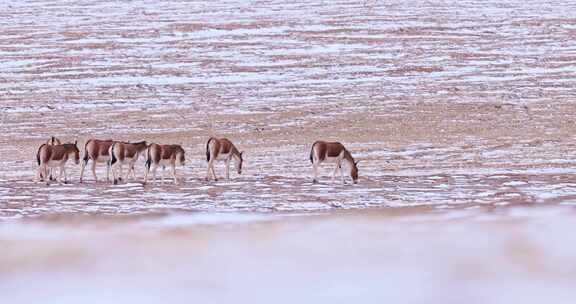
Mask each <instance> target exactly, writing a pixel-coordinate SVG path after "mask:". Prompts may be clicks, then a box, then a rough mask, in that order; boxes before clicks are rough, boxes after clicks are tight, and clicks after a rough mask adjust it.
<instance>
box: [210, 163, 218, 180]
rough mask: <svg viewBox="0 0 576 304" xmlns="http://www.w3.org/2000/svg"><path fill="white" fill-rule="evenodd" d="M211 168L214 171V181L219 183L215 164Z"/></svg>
mask: <svg viewBox="0 0 576 304" xmlns="http://www.w3.org/2000/svg"><path fill="white" fill-rule="evenodd" d="M210 168H211V169H212V176H214V180H215V181H218V177H217V176H216V171H215V170H214V164H212V166H210Z"/></svg>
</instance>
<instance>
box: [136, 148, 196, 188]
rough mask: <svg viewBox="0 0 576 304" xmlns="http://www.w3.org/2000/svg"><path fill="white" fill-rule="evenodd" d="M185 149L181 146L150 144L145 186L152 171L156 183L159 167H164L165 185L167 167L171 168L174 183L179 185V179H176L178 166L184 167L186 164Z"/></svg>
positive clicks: (147, 152) (147, 154)
mask: <svg viewBox="0 0 576 304" xmlns="http://www.w3.org/2000/svg"><path fill="white" fill-rule="evenodd" d="M184 154H185V152H184V149H182V147H181V146H180V145H158V144H150V145H149V146H148V150H147V151H146V156H147V158H146V174H145V175H144V184H146V183H147V182H148V174H149V173H150V169H152V180H153V181H154V183H156V170H157V169H158V166H162V179H161V182H162V184H164V171H165V169H166V166H170V167H171V169H172V170H171V173H172V177H173V178H174V183H175V184H176V185H178V178H177V177H176V165H177V164H178V165H180V166H183V165H184V162H185V160H186V159H185V157H184Z"/></svg>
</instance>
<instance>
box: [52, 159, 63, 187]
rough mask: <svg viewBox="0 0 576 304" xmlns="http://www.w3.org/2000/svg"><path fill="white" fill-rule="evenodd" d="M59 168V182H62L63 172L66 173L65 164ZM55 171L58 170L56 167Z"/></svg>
mask: <svg viewBox="0 0 576 304" xmlns="http://www.w3.org/2000/svg"><path fill="white" fill-rule="evenodd" d="M58 169H59V174H58V179H57V181H58V183H60V184H61V183H62V174H64V164H62V165H60V167H58ZM54 171H56V169H54Z"/></svg>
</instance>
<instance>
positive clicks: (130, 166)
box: [124, 162, 136, 182]
mask: <svg viewBox="0 0 576 304" xmlns="http://www.w3.org/2000/svg"><path fill="white" fill-rule="evenodd" d="M130 172H134V162H129V163H128V172H126V176H125V177H124V180H125V181H126V182H128V178H129V177H130ZM134 179H136V177H134Z"/></svg>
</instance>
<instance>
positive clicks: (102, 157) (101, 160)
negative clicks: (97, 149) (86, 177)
mask: <svg viewBox="0 0 576 304" xmlns="http://www.w3.org/2000/svg"><path fill="white" fill-rule="evenodd" d="M109 160H110V156H109V155H100V156H98V158H97V159H96V162H97V163H105V162H108V161H109Z"/></svg>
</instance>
